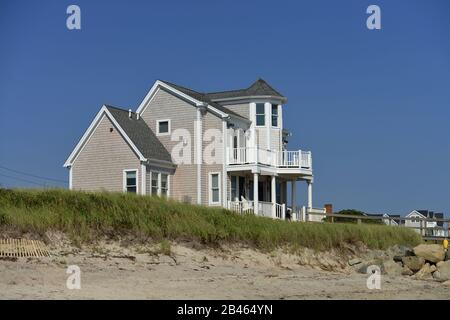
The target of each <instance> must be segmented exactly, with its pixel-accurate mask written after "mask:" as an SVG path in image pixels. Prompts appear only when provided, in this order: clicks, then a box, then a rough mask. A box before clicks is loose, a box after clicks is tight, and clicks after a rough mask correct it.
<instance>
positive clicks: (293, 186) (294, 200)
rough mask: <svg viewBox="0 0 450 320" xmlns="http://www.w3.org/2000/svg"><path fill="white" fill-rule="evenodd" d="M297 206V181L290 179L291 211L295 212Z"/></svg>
mask: <svg viewBox="0 0 450 320" xmlns="http://www.w3.org/2000/svg"><path fill="white" fill-rule="evenodd" d="M296 207H297V181H296V180H292V181H291V208H292V212H295V208H296Z"/></svg>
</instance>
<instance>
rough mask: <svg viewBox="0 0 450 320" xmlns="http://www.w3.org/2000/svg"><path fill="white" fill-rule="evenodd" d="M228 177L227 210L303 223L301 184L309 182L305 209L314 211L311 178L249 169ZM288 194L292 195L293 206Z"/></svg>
mask: <svg viewBox="0 0 450 320" xmlns="http://www.w3.org/2000/svg"><path fill="white" fill-rule="evenodd" d="M227 176H228V177H227V179H228V184H227V185H228V190H227V207H228V209H230V210H232V211H235V212H238V213H254V214H256V215H260V216H265V217H271V218H274V219H282V220H284V219H288V220H300V218H301V217H300V215H301V208H300V207H299V206H298V204H297V190H298V188H297V182H305V183H306V190H307V192H306V196H305V198H306V202H307V203H306V206H305V207H306V208H311V209H312V183H313V181H312V177H311V176H301V175H298V174H296V175H294V174H278V173H274V172H264V171H259V172H252V171H249V170H247V171H232V172H228V174H227ZM288 185H290V190H288ZM288 192H290V197H289V198H290V203H289V204H288Z"/></svg>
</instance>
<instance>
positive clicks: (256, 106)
mask: <svg viewBox="0 0 450 320" xmlns="http://www.w3.org/2000/svg"><path fill="white" fill-rule="evenodd" d="M258 104H262V105H263V106H264V125H259V124H258V122H257V119H258V115H262V114H261V113H258ZM271 112H272V111H271ZM266 113H267V110H266V103H265V102H255V127H257V128H265V127H267V123H266V122H267V119H266V118H267V114H266ZM270 119H272V115H271V116H270Z"/></svg>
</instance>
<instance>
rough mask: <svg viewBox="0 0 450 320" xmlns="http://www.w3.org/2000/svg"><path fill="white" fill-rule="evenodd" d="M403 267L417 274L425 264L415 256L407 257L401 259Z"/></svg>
mask: <svg viewBox="0 0 450 320" xmlns="http://www.w3.org/2000/svg"><path fill="white" fill-rule="evenodd" d="M402 262H403V265H404V266H406V267H408V268H409V269H411V270H412V271H413V272H417V271H419V270H420V269H422V267H423V265H424V264H425V259H424V258H422V257H417V256H413V257H411V256H408V257H403V258H402Z"/></svg>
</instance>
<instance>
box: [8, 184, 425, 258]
mask: <svg viewBox="0 0 450 320" xmlns="http://www.w3.org/2000/svg"><path fill="white" fill-rule="evenodd" d="M0 227H1V228H2V229H5V230H8V229H12V230H16V231H18V232H23V233H25V232H28V233H36V234H39V235H43V234H45V232H46V231H50V230H55V231H56V230H57V231H62V232H64V233H66V234H67V235H68V236H69V237H70V238H71V239H72V240H74V241H76V242H78V243H83V242H90V241H94V240H96V239H99V238H101V237H105V236H107V237H112V238H114V237H116V236H119V235H120V236H134V237H136V238H137V239H148V238H152V239H154V240H156V241H164V240H180V239H185V240H195V241H200V242H202V243H205V244H210V245H217V244H221V243H237V242H239V243H245V244H248V245H251V246H254V247H256V248H258V249H262V250H271V249H274V248H276V247H280V246H285V245H288V246H291V247H309V248H314V249H318V250H326V249H329V248H336V247H340V246H341V245H342V244H344V243H356V242H359V241H360V242H363V243H364V244H366V245H367V246H368V247H369V248H375V249H384V248H387V247H389V246H392V245H395V244H399V245H411V246H412V245H415V244H418V243H420V241H421V239H420V237H419V235H418V234H417V233H415V232H414V231H412V230H410V229H406V228H401V227H389V226H380V225H367V224H360V225H355V224H331V223H299V222H288V221H277V220H272V219H269V218H262V217H256V216H254V215H237V214H235V213H232V212H230V211H228V210H225V209H222V208H207V207H203V206H197V205H189V204H184V203H180V202H176V201H171V200H165V199H161V198H158V197H142V196H137V195H131V194H122V193H86V192H75V191H67V190H5V189H0Z"/></svg>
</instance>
